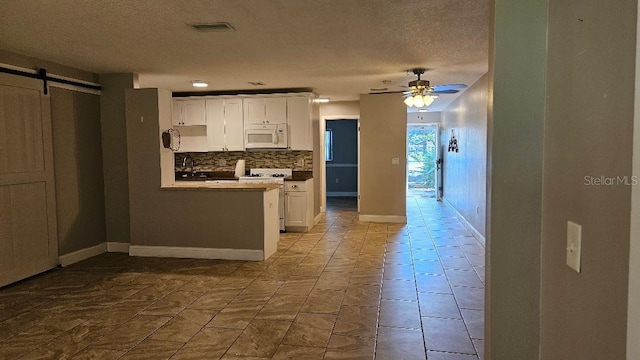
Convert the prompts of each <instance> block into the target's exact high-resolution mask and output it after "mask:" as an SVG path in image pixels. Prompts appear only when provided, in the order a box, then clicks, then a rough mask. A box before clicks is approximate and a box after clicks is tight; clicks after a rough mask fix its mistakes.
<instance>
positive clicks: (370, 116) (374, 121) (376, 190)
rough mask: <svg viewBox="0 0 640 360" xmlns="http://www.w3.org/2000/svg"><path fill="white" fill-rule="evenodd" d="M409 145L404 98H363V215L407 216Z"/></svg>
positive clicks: (361, 209)
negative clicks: (407, 154)
mask: <svg viewBox="0 0 640 360" xmlns="http://www.w3.org/2000/svg"><path fill="white" fill-rule="evenodd" d="M406 142H407V108H406V105H405V104H404V103H403V102H402V95H401V94H363V95H360V176H361V177H360V215H372V216H401V217H406V198H405V197H406V152H407V144H406ZM392 158H399V160H400V163H399V164H398V165H392V164H391V159H392Z"/></svg>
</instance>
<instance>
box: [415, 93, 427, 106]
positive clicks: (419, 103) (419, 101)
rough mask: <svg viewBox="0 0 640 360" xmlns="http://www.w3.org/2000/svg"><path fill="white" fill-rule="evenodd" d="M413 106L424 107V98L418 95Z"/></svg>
mask: <svg viewBox="0 0 640 360" xmlns="http://www.w3.org/2000/svg"><path fill="white" fill-rule="evenodd" d="M413 106H415V107H423V106H424V98H423V97H422V96H420V95H416V96H414V97H413Z"/></svg>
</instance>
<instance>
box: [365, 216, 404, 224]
mask: <svg viewBox="0 0 640 360" xmlns="http://www.w3.org/2000/svg"><path fill="white" fill-rule="evenodd" d="M358 220H359V221H367V222H383V223H401V224H406V223H407V217H406V216H399V215H360V216H358Z"/></svg>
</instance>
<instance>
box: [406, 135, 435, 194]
mask: <svg viewBox="0 0 640 360" xmlns="http://www.w3.org/2000/svg"><path fill="white" fill-rule="evenodd" d="M438 130H439V129H438V124H408V125H407V195H408V196H419V197H431V198H437V199H438V200H439V199H440V196H439V192H438V191H437V189H438V188H441V187H442V184H441V177H440V171H439V170H440V163H439V161H438V159H440V156H439V141H438V140H439V131H438Z"/></svg>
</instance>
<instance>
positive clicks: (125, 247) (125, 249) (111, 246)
mask: <svg viewBox="0 0 640 360" xmlns="http://www.w3.org/2000/svg"><path fill="white" fill-rule="evenodd" d="M107 252H114V253H129V243H121V242H107Z"/></svg>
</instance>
